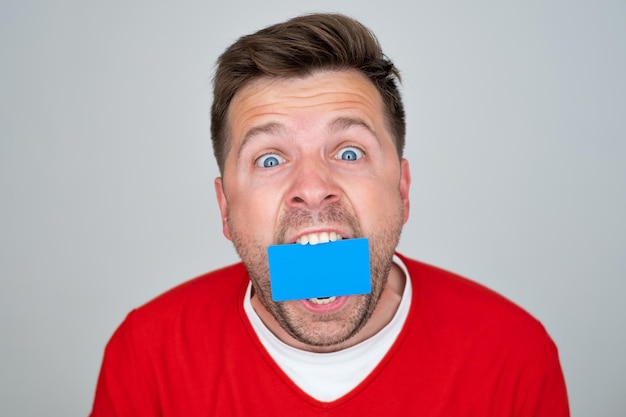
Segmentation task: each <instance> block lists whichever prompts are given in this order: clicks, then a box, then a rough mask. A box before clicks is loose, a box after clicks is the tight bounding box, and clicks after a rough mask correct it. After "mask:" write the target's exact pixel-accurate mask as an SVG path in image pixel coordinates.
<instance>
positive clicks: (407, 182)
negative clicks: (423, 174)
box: [400, 158, 411, 224]
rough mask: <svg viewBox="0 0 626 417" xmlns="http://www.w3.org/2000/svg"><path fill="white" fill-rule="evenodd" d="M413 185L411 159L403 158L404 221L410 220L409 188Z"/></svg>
mask: <svg viewBox="0 0 626 417" xmlns="http://www.w3.org/2000/svg"><path fill="white" fill-rule="evenodd" d="M410 187H411V171H410V170H409V161H407V160H406V159H404V158H402V161H400V195H401V196H402V204H403V206H404V222H403V224H404V223H406V222H407V220H409V209H410V204H409V188H410Z"/></svg>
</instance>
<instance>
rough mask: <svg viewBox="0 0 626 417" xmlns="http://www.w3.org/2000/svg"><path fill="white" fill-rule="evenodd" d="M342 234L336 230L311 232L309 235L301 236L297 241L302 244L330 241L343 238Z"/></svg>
mask: <svg viewBox="0 0 626 417" xmlns="http://www.w3.org/2000/svg"><path fill="white" fill-rule="evenodd" d="M341 239H342V238H341V235H338V234H337V233H335V232H322V233H310V234H308V235H304V236H300V237H299V238H298V240H296V243H299V244H301V245H306V244H307V243H308V244H309V245H317V244H318V243H328V242H335V241H337V240H341Z"/></svg>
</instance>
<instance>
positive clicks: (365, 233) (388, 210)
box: [215, 70, 411, 352]
mask: <svg viewBox="0 0 626 417" xmlns="http://www.w3.org/2000/svg"><path fill="white" fill-rule="evenodd" d="M384 114H385V113H384V109H383V104H382V100H381V97H380V94H379V93H378V91H377V90H376V88H375V87H374V86H373V85H372V83H371V82H370V81H369V80H368V79H367V78H366V77H365V76H363V75H362V74H361V73H359V72H357V71H353V70H342V71H320V72H316V73H313V74H312V75H308V76H306V77H304V78H288V79H275V78H272V79H270V78H260V79H257V80H255V81H252V82H251V83H250V84H248V85H246V86H244V87H243V88H242V89H241V90H240V91H239V92H237V94H236V95H235V97H234V98H233V101H232V103H231V105H230V108H229V113H228V127H229V134H230V138H231V141H232V142H231V147H230V151H229V154H228V155H227V157H226V161H225V166H224V172H223V177H221V178H217V179H216V180H215V190H216V194H217V199H218V203H219V206H220V210H221V214H222V221H223V231H224V235H225V236H226V237H227V238H228V239H230V240H232V241H233V244H234V245H235V248H236V249H237V252H238V253H239V256H240V257H241V259H242V261H243V262H244V264H245V265H246V267H247V269H248V272H249V273H250V278H251V280H252V285H253V289H254V291H253V297H252V300H251V301H252V305H253V307H254V309H255V310H256V312H257V314H258V315H259V317H260V318H261V320H262V321H263V322H264V323H265V325H266V326H267V327H268V328H269V329H270V330H271V331H272V332H273V333H274V334H275V335H276V336H277V337H278V338H279V339H281V340H282V341H283V342H285V343H287V344H289V345H291V346H294V347H297V348H300V349H304V350H309V351H316V352H331V351H336V350H340V349H344V348H347V347H349V346H353V345H355V344H357V343H359V342H360V341H363V340H365V339H367V338H369V337H371V336H372V335H374V334H375V333H376V332H378V331H379V330H380V329H381V328H382V327H384V326H385V325H386V324H387V323H388V322H389V321H390V320H391V318H392V317H393V315H394V313H395V311H396V309H397V307H398V304H399V302H400V298H401V294H402V290H403V288H404V283H405V281H404V280H405V277H404V276H403V274H402V272H401V270H400V269H399V268H398V267H397V266H396V265H394V264H393V262H392V256H393V253H394V251H395V248H396V246H397V243H398V240H399V237H400V232H401V229H402V226H403V224H404V223H405V222H406V220H407V218H408V212H409V198H408V194H409V186H410V182H411V178H410V173H409V165H408V162H407V161H406V160H404V159H402V160H400V159H399V158H398V154H397V152H396V148H395V144H394V140H393V138H392V136H391V135H390V133H389V130H388V129H387V125H386V123H385V117H384ZM315 232H316V233H319V232H336V233H338V234H340V235H341V236H342V237H343V238H344V239H349V238H355V237H367V238H369V240H370V259H371V272H372V293H371V294H368V295H357V296H350V297H343V298H339V299H338V300H337V301H335V302H334V303H330V304H329V305H328V307H327V308H326V309H319V308H317V309H315V308H313V306H312V305H311V304H310V303H309V302H308V301H307V300H303V301H286V302H279V303H276V302H273V301H272V300H271V292H270V286H269V271H268V261H267V247H268V246H269V245H273V244H291V243H293V242H295V241H296V239H297V238H298V237H300V236H302V235H305V234H308V233H315ZM294 273H297V271H294Z"/></svg>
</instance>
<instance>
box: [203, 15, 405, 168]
mask: <svg viewBox="0 0 626 417" xmlns="http://www.w3.org/2000/svg"><path fill="white" fill-rule="evenodd" d="M351 69H354V70H357V71H360V72H361V73H363V74H364V75H365V76H366V77H367V78H368V79H369V80H370V81H371V82H372V83H373V84H374V86H375V87H376V89H377V90H378V92H379V93H380V95H381V97H382V100H383V104H384V107H385V112H386V114H385V118H386V122H387V127H388V129H389V131H390V132H391V134H392V136H393V137H394V139H395V144H396V150H397V152H398V157H400V158H401V157H402V153H403V149H404V141H405V132H406V126H405V120H404V108H403V105H402V100H401V97H400V92H399V90H398V85H397V84H398V82H399V81H400V73H399V71H398V69H397V68H396V67H394V65H393V63H392V62H391V61H390V60H389V59H388V58H387V57H386V56H385V55H384V54H383V52H382V49H381V47H380V44H379V42H378V40H377V39H376V36H375V35H374V34H373V33H372V32H371V31H370V30H369V29H367V28H366V27H365V26H363V25H362V24H361V23H359V22H357V21H356V20H354V19H352V18H350V17H347V16H344V15H341V14H309V15H303V16H299V17H295V18H293V19H290V20H288V21H286V22H284V23H279V24H275V25H272V26H269V27H267V28H265V29H261V30H259V31H258V32H256V33H254V34H251V35H247V36H243V37H241V38H239V39H238V40H237V41H236V42H235V43H234V44H232V45H231V46H230V47H229V48H228V49H226V51H224V53H223V54H222V55H221V56H220V57H219V58H218V60H217V68H216V71H215V76H214V78H213V104H212V106H211V140H212V142H213V152H214V154H215V159H216V160H217V164H218V166H219V169H220V173H222V174H223V173H224V164H225V160H226V157H227V155H228V152H229V150H230V145H231V142H230V137H229V132H228V126H227V116H228V109H229V106H230V103H231V101H232V99H233V97H234V96H235V94H236V93H237V91H239V90H240V89H241V88H242V87H243V86H245V85H246V83H248V82H250V81H251V80H254V79H258V78H261V77H269V78H291V77H304V76H307V75H310V74H312V73H314V72H315V71H318V70H351Z"/></svg>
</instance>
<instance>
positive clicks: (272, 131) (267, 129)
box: [237, 117, 380, 154]
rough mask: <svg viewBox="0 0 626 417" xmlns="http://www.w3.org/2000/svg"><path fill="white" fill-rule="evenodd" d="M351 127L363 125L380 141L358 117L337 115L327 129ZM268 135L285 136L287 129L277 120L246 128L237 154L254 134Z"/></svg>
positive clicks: (338, 130) (331, 130)
mask: <svg viewBox="0 0 626 417" xmlns="http://www.w3.org/2000/svg"><path fill="white" fill-rule="evenodd" d="M352 127H363V128H365V129H366V130H367V131H369V132H370V133H371V134H372V136H373V137H374V138H375V139H376V141H378V142H379V143H380V138H379V137H378V135H377V134H376V132H375V131H374V129H372V127H371V126H370V125H369V124H368V123H367V122H365V121H364V120H363V119H361V118H358V117H338V118H336V119H334V120H333V121H331V122H330V123H329V124H328V131H329V132H331V133H337V132H341V131H344V130H348V129H350V128H352ZM260 135H270V136H287V130H286V129H285V126H284V125H282V124H280V123H277V122H268V123H265V124H262V125H259V126H255V127H253V128H251V129H250V130H248V131H247V132H246V134H245V135H244V136H243V139H242V141H241V146H240V147H239V152H237V153H238V154H241V151H242V150H243V149H244V148H245V147H246V144H247V143H248V142H249V141H250V140H252V139H253V138H254V137H256V136H260Z"/></svg>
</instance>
